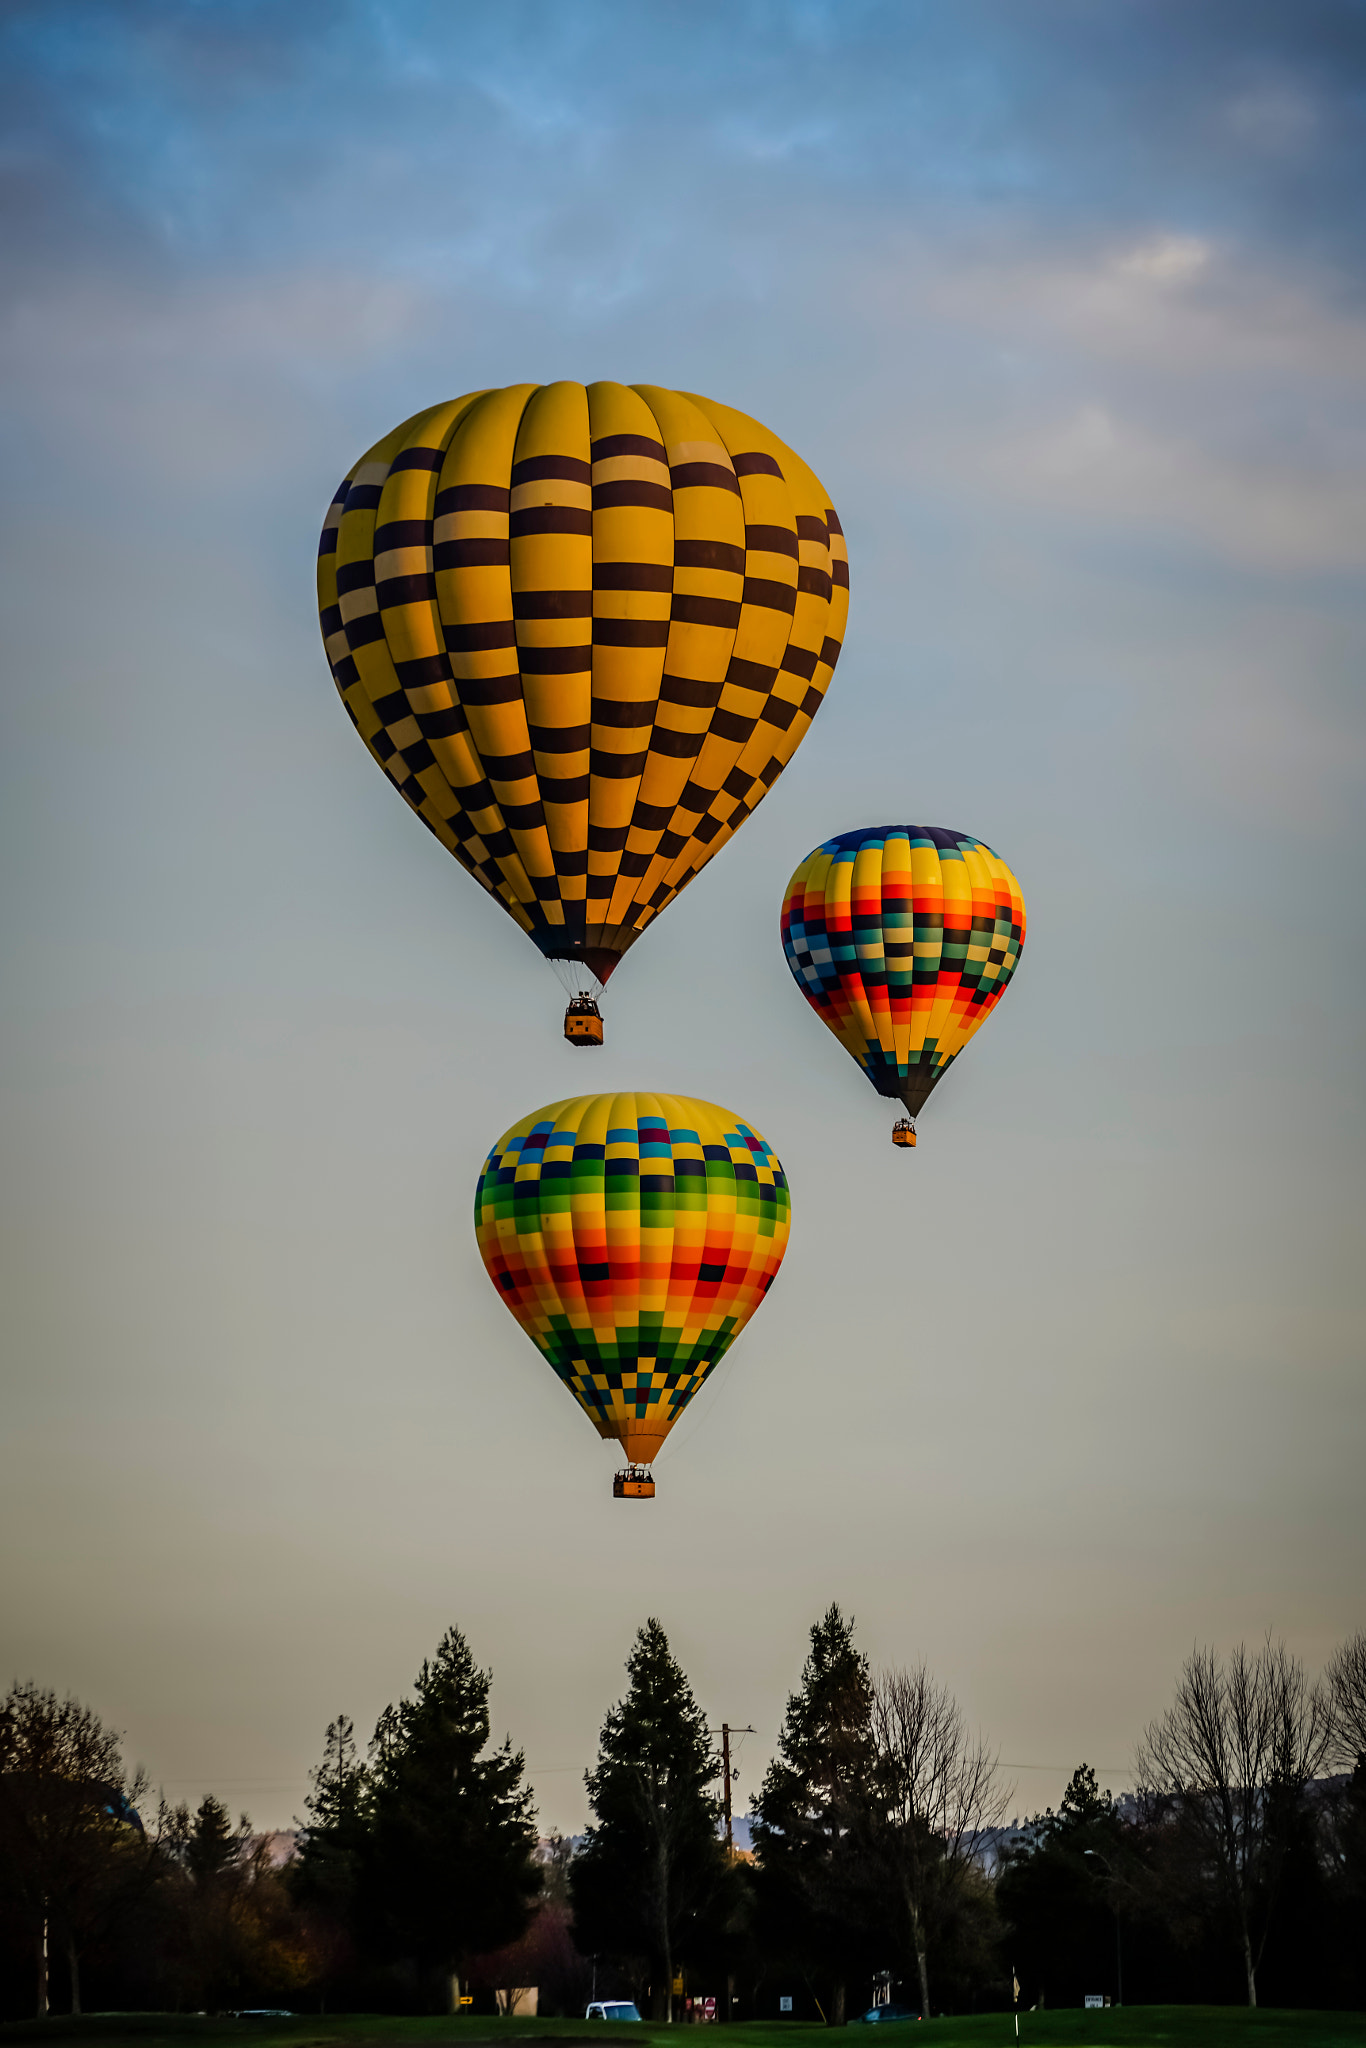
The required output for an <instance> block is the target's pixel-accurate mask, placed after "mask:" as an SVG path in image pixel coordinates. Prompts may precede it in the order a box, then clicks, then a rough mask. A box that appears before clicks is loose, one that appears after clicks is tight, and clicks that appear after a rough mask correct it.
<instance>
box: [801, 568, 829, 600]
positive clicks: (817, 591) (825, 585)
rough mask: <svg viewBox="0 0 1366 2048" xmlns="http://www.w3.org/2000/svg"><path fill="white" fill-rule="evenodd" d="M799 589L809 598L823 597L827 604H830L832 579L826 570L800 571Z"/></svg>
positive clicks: (806, 569)
mask: <svg viewBox="0 0 1366 2048" xmlns="http://www.w3.org/2000/svg"><path fill="white" fill-rule="evenodd" d="M797 588H798V590H804V591H805V592H806V594H807V596H808V597H823V598H824V599H825V601H826V603H827V604H829V602H830V578H829V577H828V576H827V574H826V572H825V570H824V569H809V568H801V569H799V570H798V571H797Z"/></svg>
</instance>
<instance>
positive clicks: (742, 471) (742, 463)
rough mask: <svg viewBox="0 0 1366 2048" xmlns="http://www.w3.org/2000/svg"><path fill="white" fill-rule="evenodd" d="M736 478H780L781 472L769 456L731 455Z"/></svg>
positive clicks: (755, 454)
mask: <svg viewBox="0 0 1366 2048" xmlns="http://www.w3.org/2000/svg"><path fill="white" fill-rule="evenodd" d="M730 459H731V461H732V462H733V463H734V465H735V474H736V475H737V476H781V475H782V471H781V470H780V469H779V467H778V465H777V463H776V462H775V461H774V460H773V457H772V456H771V455H760V454H759V453H758V452H757V451H756V452H755V453H754V454H752V455H732V456H731V458H730Z"/></svg>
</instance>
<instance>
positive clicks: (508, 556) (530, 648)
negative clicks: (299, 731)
mask: <svg viewBox="0 0 1366 2048" xmlns="http://www.w3.org/2000/svg"><path fill="white" fill-rule="evenodd" d="M848 595H849V571H848V557H847V555H846V552H845V546H844V539H843V535H842V532H841V529H840V523H839V520H838V519H837V518H836V516H835V513H834V510H833V508H832V507H831V506H830V504H829V503H828V501H827V498H826V494H825V490H824V488H823V486H822V485H821V484H820V482H819V481H818V480H817V478H816V477H815V476H813V475H812V473H811V471H810V470H809V469H808V468H807V467H806V465H805V463H803V462H802V461H801V460H800V459H799V457H797V456H796V455H794V454H793V453H792V450H791V449H790V448H787V447H785V446H784V445H783V443H782V442H781V441H779V440H778V439H777V438H776V437H775V436H774V435H772V434H770V433H769V432H768V431H767V430H766V429H765V428H764V427H761V426H760V425H759V424H758V422H757V421H755V420H751V419H748V418H746V416H745V415H744V414H743V413H738V412H733V411H731V409H730V408H729V407H728V406H724V405H717V404H716V403H714V402H713V401H712V400H711V399H707V398H698V397H695V396H693V395H691V394H689V393H686V392H678V391H664V390H660V389H659V388H658V387H656V386H655V385H650V384H641V385H634V386H629V387H628V386H626V385H623V384H590V385H588V386H587V387H586V388H585V386H583V385H582V384H549V385H544V386H540V387H537V386H534V385H530V384H518V385H513V386H510V387H509V388H508V389H506V390H497V391H483V392H473V393H471V394H469V395H468V396H466V397H464V398H457V399H454V400H452V401H451V402H450V403H448V404H446V405H438V406H433V407H432V408H431V409H430V411H427V412H423V413H420V414H418V415H417V417H416V418H414V419H411V420H408V421H406V422H405V423H404V424H403V425H402V426H400V427H396V428H395V429H394V431H393V433H391V434H388V435H386V437H385V438H384V440H382V441H380V442H378V443H377V444H376V445H375V447H373V448H372V449H371V450H370V451H369V453H368V454H367V455H366V456H364V457H363V459H362V460H361V461H360V462H359V463H358V464H357V465H356V467H355V468H354V469H353V470H352V471H351V473H350V475H349V476H348V477H347V478H346V479H345V481H344V482H343V484H342V486H341V488H340V490H339V491H338V492H337V495H336V497H335V499H334V500H333V503H332V507H331V509H330V511H329V512H328V515H327V520H326V523H325V525H324V527H323V534H322V541H321V544H320V550H319V559H318V604H319V610H320V614H321V619H322V630H323V639H324V642H325V645H326V648H327V655H328V659H329V661H330V662H331V664H332V673H333V676H334V677H335V679H336V684H337V688H338V690H339V691H340V692H341V697H342V701H343V703H344V704H345V705H346V708H347V710H348V711H349V713H350V715H351V718H352V720H353V721H354V723H355V725H356V728H357V730H358V731H359V733H360V735H361V738H362V739H363V740H364V741H365V744H366V746H367V747H368V748H369V749H370V752H371V753H372V754H373V755H374V757H375V759H376V760H377V761H378V762H379V764H380V766H381V767H382V768H383V769H384V771H385V773H386V774H387V775H389V776H390V778H391V779H392V780H393V782H394V783H395V785H396V786H397V788H398V789H399V791H400V792H401V794H402V795H403V796H404V797H405V798H406V800H407V802H408V803H409V804H411V806H412V808H413V809H414V810H415V811H416V812H417V814H418V816H419V817H420V818H421V819H422V820H423V822H424V823H425V824H426V825H428V826H429V827H430V829H431V830H432V831H433V832H434V833H435V834H436V836H437V838H438V839H439V840H440V841H441V843H442V845H443V846H445V847H447V848H448V850H449V851H450V852H451V853H453V854H454V855H455V857H456V859H457V860H458V861H459V862H460V863H461V865H462V866H463V867H465V868H467V869H468V870H469V872H470V873H471V874H472V875H474V876H475V877H476V878H477V880H478V881H480V882H481V883H482V884H483V886H484V888H485V889H487V890H488V891H489V892H490V894H491V895H493V896H495V897H496V898H497V899H498V901H499V902H500V903H501V904H502V905H503V907H504V909H505V910H507V911H508V912H509V913H510V915H511V916H512V917H514V918H515V919H516V921H517V923H518V924H519V925H520V926H521V927H522V929H523V930H524V931H525V932H527V933H528V934H529V935H530V937H531V938H532V939H533V940H534V941H535V943H536V944H537V945H538V946H539V947H540V949H541V951H542V952H543V953H544V954H545V955H546V956H547V958H549V959H564V960H583V961H585V962H586V963H587V964H588V965H589V966H590V967H591V968H592V969H593V971H594V972H595V973H596V974H597V975H598V977H599V979H600V980H602V981H605V980H606V979H607V976H608V975H609V974H610V973H611V971H612V969H613V967H615V965H616V963H617V961H618V960H619V959H620V957H621V955H622V954H623V953H624V952H625V951H626V949H627V947H628V946H630V945H631V944H632V943H633V941H634V940H635V939H636V938H637V937H638V936H639V934H640V933H641V932H642V931H643V930H644V929H645V927H646V926H647V925H648V924H649V923H650V922H651V920H652V919H653V918H655V917H657V916H658V914H659V912H660V911H661V910H662V909H663V908H664V907H665V905H666V904H667V903H669V902H671V901H672V899H673V898H674V897H675V896H676V895H677V894H678V892H679V890H680V889H682V888H683V887H685V885H686V884H687V883H688V882H689V881H690V880H691V878H692V877H693V876H694V875H695V874H696V873H697V871H698V869H699V868H701V867H702V866H703V865H704V864H705V863H706V862H707V861H709V860H710V859H711V857H712V855H713V854H714V853H716V852H718V851H719V850H720V848H721V847H723V846H724V845H725V843H726V841H727V840H728V839H729V838H730V837H731V835H732V834H733V833H734V832H735V830H736V829H737V827H738V826H739V825H741V824H742V823H743V822H744V820H745V819H746V818H747V817H748V816H749V814H750V812H751V811H752V810H753V809H754V807H755V806H756V804H758V803H759V802H761V800H762V799H763V797H764V796H765V794H766V793H767V791H768V790H769V789H771V788H772V786H773V784H774V782H775V781H776V780H777V778H778V776H779V775H780V774H781V773H782V771H783V769H784V768H785V767H786V765H787V763H788V761H789V760H790V759H791V757H792V755H793V753H794V752H795V750H796V748H797V745H798V743H799V742H800V740H801V738H802V736H803V734H804V733H805V732H806V729H807V727H808V726H809V725H810V723H811V720H812V717H813V716H814V715H815V712H816V710H817V708H818V707H819V705H820V702H821V699H822V697H823V696H824V694H825V690H826V686H827V684H828V683H829V681H830V677H831V675H832V674H833V672H834V667H835V661H836V658H837V656H838V654H839V649H840V641H841V638H842V636H843V633H844V622H845V615H846V612H847V610H848Z"/></svg>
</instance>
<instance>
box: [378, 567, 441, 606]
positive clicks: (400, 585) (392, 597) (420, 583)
mask: <svg viewBox="0 0 1366 2048" xmlns="http://www.w3.org/2000/svg"><path fill="white" fill-rule="evenodd" d="M435 596H436V578H435V577H434V576H432V575H430V574H429V573H428V572H427V571H426V570H424V571H423V573H422V574H421V575H420V576H386V577H385V579H384V581H383V583H377V584H376V585H375V597H376V600H377V601H378V604H379V608H380V610H381V611H391V610H392V609H393V607H394V606H395V605H400V604H430V603H431V601H432V599H433V598H434V597H435Z"/></svg>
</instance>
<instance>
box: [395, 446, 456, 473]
mask: <svg viewBox="0 0 1366 2048" xmlns="http://www.w3.org/2000/svg"><path fill="white" fill-rule="evenodd" d="M445 460H446V451H445V449H444V448H405V449H404V450H403V453H402V454H401V455H396V456H395V457H394V459H393V461H392V462H391V463H390V464H389V474H390V476H393V475H394V474H395V472H396V471H398V470H400V469H440V467H441V465H442V463H443V462H444V461H445Z"/></svg>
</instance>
